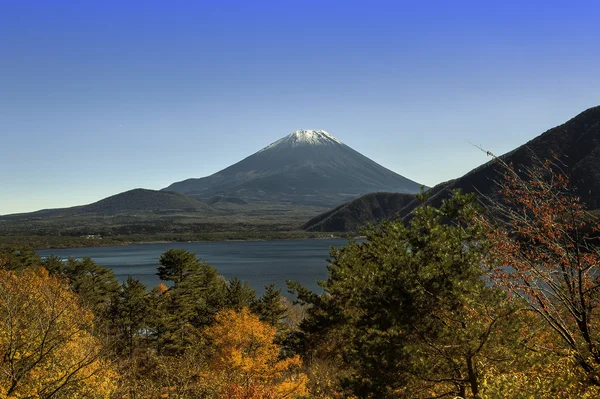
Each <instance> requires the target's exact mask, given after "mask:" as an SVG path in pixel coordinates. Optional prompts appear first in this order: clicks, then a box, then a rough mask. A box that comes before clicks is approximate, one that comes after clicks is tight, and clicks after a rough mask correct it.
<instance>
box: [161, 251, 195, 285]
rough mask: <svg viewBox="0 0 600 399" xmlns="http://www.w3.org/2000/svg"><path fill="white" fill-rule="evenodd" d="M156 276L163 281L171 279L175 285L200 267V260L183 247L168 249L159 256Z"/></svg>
mask: <svg viewBox="0 0 600 399" xmlns="http://www.w3.org/2000/svg"><path fill="white" fill-rule="evenodd" d="M159 263H160V266H159V267H158V273H156V274H157V275H158V277H159V278H160V279H161V280H163V281H171V282H173V283H174V284H175V285H177V284H179V283H181V282H182V281H183V279H184V278H185V277H187V276H189V275H190V274H193V273H194V272H196V271H198V269H200V264H201V263H200V261H199V260H198V259H197V258H196V254H194V253H192V252H188V251H186V250H184V249H169V250H168V251H166V252H165V253H163V254H162V255H161V256H160V259H159Z"/></svg>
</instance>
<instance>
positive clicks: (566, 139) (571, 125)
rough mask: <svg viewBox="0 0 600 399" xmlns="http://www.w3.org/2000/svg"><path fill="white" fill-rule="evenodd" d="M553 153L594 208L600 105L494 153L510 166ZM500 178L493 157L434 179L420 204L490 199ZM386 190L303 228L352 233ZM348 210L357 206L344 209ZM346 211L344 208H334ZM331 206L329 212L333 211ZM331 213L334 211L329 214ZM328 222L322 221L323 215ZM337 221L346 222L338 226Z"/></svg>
mask: <svg viewBox="0 0 600 399" xmlns="http://www.w3.org/2000/svg"><path fill="white" fill-rule="evenodd" d="M552 154H556V155H557V156H558V158H559V160H560V161H561V162H562V163H563V164H564V167H565V169H566V171H567V172H568V173H569V174H570V175H571V181H572V183H573V184H574V186H575V187H576V193H577V194H578V195H579V196H580V197H581V199H582V202H584V203H585V204H586V206H587V207H588V208H589V209H591V210H597V209H600V106H595V107H592V108H589V109H587V110H585V111H583V112H581V113H579V114H578V115H576V116H575V117H573V118H571V119H570V120H568V121H567V122H565V123H563V124H561V125H559V126H556V127H554V128H551V129H549V130H547V131H545V132H544V133H542V134H540V135H538V136H536V137H534V138H533V139H531V140H529V141H528V142H527V143H525V144H523V145H521V146H519V147H517V148H515V149H513V150H511V151H509V152H507V153H505V154H503V155H501V156H499V158H501V159H502V160H503V161H505V162H507V163H512V164H513V165H515V166H516V167H520V166H530V165H532V164H533V163H534V162H536V161H537V160H544V159H547V158H550V157H552ZM499 178H501V170H500V168H499V167H498V165H497V163H496V162H494V161H493V160H490V161H489V162H486V163H484V164H482V165H480V166H478V167H476V168H474V169H473V170H471V171H469V172H467V173H466V174H465V175H463V176H461V177H459V178H456V179H452V180H449V181H446V182H442V183H440V184H437V185H436V186H434V187H432V188H430V189H429V190H428V191H427V193H428V198H427V200H426V201H425V205H432V206H435V207H438V206H440V205H441V203H442V201H443V200H444V199H447V198H449V197H450V196H451V195H452V192H453V191H454V190H457V189H460V190H461V191H463V192H466V193H471V192H476V193H481V194H483V195H485V196H487V197H489V198H491V199H495V198H497V195H498V194H497V189H496V187H497V186H496V183H495V181H496V180H498V179H499ZM385 195H387V194H386V193H373V194H372V196H373V197H375V199H372V200H371V201H367V202H365V201H361V198H359V199H357V200H355V201H357V202H356V203H353V202H354V201H352V202H349V203H346V204H342V205H340V206H338V207H337V208H335V209H333V210H330V211H326V212H325V213H323V214H321V215H318V216H316V217H315V218H313V219H311V220H319V219H320V218H321V219H322V220H324V221H322V222H320V224H314V223H312V224H311V223H310V221H309V222H307V223H306V224H305V225H304V228H305V229H307V230H309V231H315V230H314V229H316V231H331V232H355V231H356V226H357V221H361V222H362V223H363V224H366V223H378V222H379V221H381V218H377V217H374V216H373V217H367V218H365V217H361V216H360V215H359V214H358V213H357V212H359V211H360V212H361V214H362V215H369V214H370V213H373V214H375V213H376V209H364V207H365V206H367V205H368V204H371V206H375V207H377V206H378V205H373V204H377V202H378V201H379V200H380V199H379V198H378V197H383V196H385ZM420 205H421V202H420V201H418V200H417V199H416V198H415V199H413V200H412V201H410V202H409V203H408V204H406V205H405V206H404V207H402V208H400V209H396V211H397V212H396V213H393V214H392V215H391V216H388V217H399V218H407V217H410V213H411V212H412V211H413V210H414V209H415V208H417V207H418V206H420ZM352 209H357V211H355V212H354V213H353V212H350V213H348V212H349V211H350V210H352ZM340 210H346V213H340ZM333 211H335V212H333ZM333 215H335V216H333ZM332 217H334V219H331V220H330V222H325V221H326V220H328V219H329V218H332ZM340 226H347V227H343V228H341V229H340Z"/></svg>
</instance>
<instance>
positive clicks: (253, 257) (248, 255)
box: [38, 239, 347, 294]
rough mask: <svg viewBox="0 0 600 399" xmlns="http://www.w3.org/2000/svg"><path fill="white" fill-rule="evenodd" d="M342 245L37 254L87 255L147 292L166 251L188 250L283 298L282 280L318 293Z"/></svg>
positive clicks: (231, 244)
mask: <svg viewBox="0 0 600 399" xmlns="http://www.w3.org/2000/svg"><path fill="white" fill-rule="evenodd" d="M346 242H347V241H346V240H344V239H327V240H289V241H288V240H280V241H227V242H188V243H160V244H132V245H124V246H113V247H92V248H70V249H50V250H40V251H38V253H39V254H40V255H41V256H47V255H50V254H54V255H56V256H59V257H61V258H68V257H73V258H83V257H85V256H87V257H90V258H92V260H94V262H96V263H97V264H99V265H101V266H104V267H108V268H111V269H112V270H113V272H114V273H115V275H116V277H117V279H119V280H120V281H123V280H126V279H127V277H128V276H132V277H134V278H137V279H138V280H140V281H141V282H143V283H144V284H145V285H146V286H147V287H148V288H152V287H154V286H156V284H158V282H159V279H158V277H157V276H156V268H157V267H158V259H159V257H160V255H161V254H162V253H163V252H165V251H167V250H168V249H171V248H181V249H185V250H186V251H190V252H194V253H195V254H196V255H197V256H198V258H201V259H202V260H204V261H206V262H208V263H209V264H211V265H212V266H213V267H214V268H216V269H217V270H218V271H219V273H220V274H221V275H223V276H224V277H225V278H226V279H230V278H233V277H238V278H239V279H241V280H247V281H248V283H249V284H250V286H251V287H252V288H254V289H255V290H256V291H257V292H258V293H259V294H260V293H262V292H263V287H264V286H265V285H267V284H270V283H275V285H276V286H277V287H278V288H281V289H282V293H284V294H287V289H286V286H285V280H286V279H289V280H293V281H295V280H298V281H300V282H301V283H302V284H303V285H304V286H305V287H307V288H310V289H311V290H313V291H316V292H321V291H322V290H321V288H320V287H319V286H318V285H317V284H316V282H317V280H324V279H326V278H327V259H328V258H329V249H330V248H331V246H337V247H339V246H343V245H344V244H345V243H346Z"/></svg>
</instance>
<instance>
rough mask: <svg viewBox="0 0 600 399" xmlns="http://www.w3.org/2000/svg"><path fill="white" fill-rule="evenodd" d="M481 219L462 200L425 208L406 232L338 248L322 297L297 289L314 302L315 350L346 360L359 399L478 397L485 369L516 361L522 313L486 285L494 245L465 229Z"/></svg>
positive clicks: (378, 233)
mask: <svg viewBox="0 0 600 399" xmlns="http://www.w3.org/2000/svg"><path fill="white" fill-rule="evenodd" d="M475 212H476V210H475V208H474V206H473V197H472V196H464V195H460V194H457V195H455V197H453V198H452V199H451V200H449V201H446V202H445V203H444V205H443V206H442V207H441V209H435V208H432V207H421V208H419V209H418V210H416V211H415V213H414V217H413V219H412V220H411V222H410V224H409V225H408V226H405V225H404V224H403V223H402V222H384V223H383V224H382V225H381V226H380V227H377V228H371V229H370V230H368V231H367V232H366V242H365V243H358V242H352V243H350V244H348V245H346V246H345V247H344V248H342V249H338V250H335V249H334V250H333V251H332V260H331V264H330V266H329V277H328V280H327V281H326V282H324V283H323V287H324V289H325V293H324V294H323V295H320V296H317V295H315V294H312V293H309V292H307V291H305V290H304V291H303V290H297V288H298V285H295V286H294V285H292V287H291V288H292V289H294V288H296V290H295V292H296V293H297V294H298V298H299V299H300V300H301V301H305V302H308V303H310V304H311V305H312V308H311V309H310V310H309V317H308V319H307V320H305V322H303V323H302V325H301V328H302V333H303V338H304V339H305V340H306V342H307V346H306V348H307V350H308V351H311V350H312V351H314V349H313V348H315V347H317V348H318V347H319V346H322V345H326V346H327V347H326V348H325V351H326V352H327V351H329V354H328V356H331V357H335V356H338V354H339V357H340V358H342V359H344V360H345V362H346V364H348V365H349V366H350V367H351V369H352V371H351V373H350V377H349V378H345V384H346V386H347V387H348V388H349V389H350V390H351V392H352V393H353V394H355V395H356V396H358V397H360V398H370V397H378V398H414V397H416V396H418V395H420V393H423V392H427V393H428V394H429V395H430V396H432V397H436V396H437V397H442V396H458V397H463V398H466V397H472V398H480V397H481V383H482V381H483V380H484V377H485V371H486V367H487V366H486V362H490V360H489V359H497V360H496V361H495V366H497V367H498V368H497V369H496V370H501V369H502V366H501V365H502V363H503V362H506V361H508V360H512V359H514V356H512V355H511V353H510V349H511V348H512V347H514V342H511V341H516V338H515V337H516V335H517V332H516V331H517V328H518V326H519V324H518V320H519V318H518V317H517V316H516V312H517V309H518V307H517V306H515V305H514V304H513V303H511V302H509V301H508V300H507V298H506V296H505V295H504V294H503V293H502V292H501V291H499V290H496V289H492V288H489V287H487V286H486V284H485V280H484V276H483V272H482V268H481V265H482V264H483V261H484V260H485V259H486V256H487V254H488V248H487V247H486V246H485V245H484V243H483V242H482V241H481V237H482V233H481V232H480V231H479V230H478V229H477V228H476V227H472V226H471V225H469V224H468V223H467V222H468V221H469V220H471V219H472V217H473V216H474V214H475ZM321 350H323V349H321Z"/></svg>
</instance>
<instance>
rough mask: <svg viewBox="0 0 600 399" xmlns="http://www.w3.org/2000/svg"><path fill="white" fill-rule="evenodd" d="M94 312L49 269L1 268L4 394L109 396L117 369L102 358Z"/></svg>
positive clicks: (1, 388) (0, 338)
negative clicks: (20, 273)
mask: <svg viewBox="0 0 600 399" xmlns="http://www.w3.org/2000/svg"><path fill="white" fill-rule="evenodd" d="M101 348H102V346H101V343H100V341H99V340H98V339H97V338H96V337H94V336H93V315H92V313H91V312H90V311H89V310H86V309H82V308H80V307H79V306H78V303H77V298H76V296H75V295H74V294H73V293H71V292H70V291H69V290H68V289H67V287H66V284H65V282H64V281H63V280H62V279H60V278H58V277H52V276H50V275H49V274H48V272H47V271H46V270H45V269H36V270H34V269H26V270H25V271H24V272H23V274H22V275H19V274H18V273H17V272H14V271H6V270H0V353H1V354H2V357H1V360H0V393H1V396H2V397H7V398H76V397H87V398H96V397H97V398H105V397H108V395H109V394H110V393H111V392H112V391H113V389H114V388H115V383H114V381H115V378H116V373H115V372H114V371H113V369H112V366H111V365H110V363H109V362H107V361H105V360H102V358H101V357H100V352H101Z"/></svg>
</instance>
